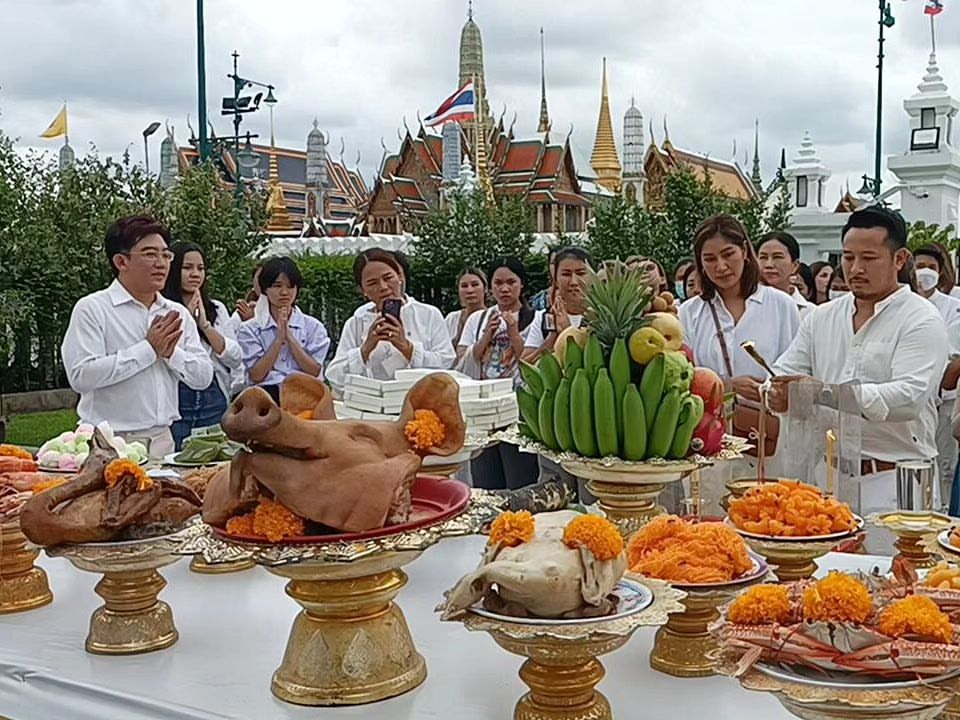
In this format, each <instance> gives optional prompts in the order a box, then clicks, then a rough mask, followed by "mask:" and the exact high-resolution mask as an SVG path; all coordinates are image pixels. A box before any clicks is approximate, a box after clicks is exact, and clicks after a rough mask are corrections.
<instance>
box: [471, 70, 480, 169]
mask: <svg viewBox="0 0 960 720" xmlns="http://www.w3.org/2000/svg"><path fill="white" fill-rule="evenodd" d="M470 77H471V82H472V83H473V169H474V170H475V171H476V173H477V178H478V179H479V177H480V150H479V148H480V143H479V142H478V139H479V137H480V112H479V110H478V109H477V76H476V75H475V74H474V75H471V76H470Z"/></svg>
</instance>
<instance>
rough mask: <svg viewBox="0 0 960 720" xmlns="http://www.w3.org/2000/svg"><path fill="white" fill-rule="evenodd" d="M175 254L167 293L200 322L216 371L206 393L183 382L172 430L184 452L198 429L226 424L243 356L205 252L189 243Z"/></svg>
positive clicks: (180, 245)
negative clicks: (210, 285) (214, 294)
mask: <svg viewBox="0 0 960 720" xmlns="http://www.w3.org/2000/svg"><path fill="white" fill-rule="evenodd" d="M170 250H171V251H172V252H173V261H172V262H171V263H170V274H169V275H168V276H167V284H166V287H165V288H164V289H163V294H164V296H165V297H166V298H168V299H170V300H173V301H174V302H178V303H181V304H182V305H183V306H185V307H186V308H187V309H188V310H189V311H190V314H191V315H192V316H193V318H194V320H196V322H197V329H198V330H199V331H200V341H201V342H202V343H203V345H204V347H206V349H207V353H208V354H209V355H210V361H211V363H212V364H213V371H214V373H213V382H211V383H210V386H209V387H208V388H206V389H205V390H192V389H191V388H189V387H188V386H187V385H185V384H184V383H180V419H179V420H177V421H176V422H174V423H173V425H172V426H171V427H170V432H171V433H172V434H173V441H174V445H175V447H176V449H177V450H178V451H179V450H181V449H182V448H183V441H184V440H185V439H186V438H187V437H189V436H190V433H191V432H192V431H193V430H194V429H196V428H202V427H209V426H210V425H216V424H217V423H219V422H220V418H221V417H222V416H223V413H224V412H226V410H227V398H229V397H230V374H231V372H233V371H236V370H238V369H239V368H241V367H242V366H243V355H242V353H241V351H240V345H239V344H238V343H237V340H236V335H235V332H234V324H233V322H232V320H231V319H230V315H229V313H228V312H227V308H226V306H225V305H224V304H223V303H222V302H220V301H219V300H213V299H211V298H210V297H209V295H208V294H207V269H206V263H205V261H204V256H203V250H202V249H201V248H200V246H199V245H196V244H194V243H188V242H178V243H174V244H173V246H172V247H171V248H170Z"/></svg>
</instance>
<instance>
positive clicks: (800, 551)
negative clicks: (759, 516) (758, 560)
mask: <svg viewBox="0 0 960 720" xmlns="http://www.w3.org/2000/svg"><path fill="white" fill-rule="evenodd" d="M854 534H855V533H850V534H849V535H844V536H843V537H840V538H836V539H833V538H832V539H830V540H792V541H788V540H775V539H773V538H770V539H763V540H761V539H758V538H751V537H744V538H743V539H744V540H745V541H746V543H747V545H748V546H749V547H750V549H751V550H753V551H754V552H756V553H757V554H759V555H762V556H763V557H764V558H766V560H767V562H769V563H770V565H772V566H773V567H774V573H776V576H777V580H778V581H779V582H793V581H795V580H806V579H807V578H810V577H813V574H814V573H815V572H816V571H817V563H816V562H814V561H815V560H816V559H817V558H821V557H823V556H824V555H826V554H827V553H828V552H830V551H831V550H832V549H833V548H834V547H836V545H837V543H838V542H841V541H843V540H846V539H847V538H849V537H852V536H853V535H854Z"/></svg>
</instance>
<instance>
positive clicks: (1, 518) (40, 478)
mask: <svg viewBox="0 0 960 720" xmlns="http://www.w3.org/2000/svg"><path fill="white" fill-rule="evenodd" d="M49 481H50V477H49V476H48V475H45V474H44V473H42V472H39V471H38V469H37V463H36V462H35V461H34V459H33V455H31V454H30V452H29V451H27V450H24V449H23V448H21V447H17V446H16V445H8V444H2V445H0V523H3V522H8V521H10V520H13V519H14V518H16V517H18V516H19V515H20V509H21V508H22V507H23V504H24V503H25V502H26V501H27V500H29V499H30V496H31V495H32V494H33V493H34V492H35V491H36V490H37V488H38V487H39V486H41V485H45V484H46V483H48V482H49Z"/></svg>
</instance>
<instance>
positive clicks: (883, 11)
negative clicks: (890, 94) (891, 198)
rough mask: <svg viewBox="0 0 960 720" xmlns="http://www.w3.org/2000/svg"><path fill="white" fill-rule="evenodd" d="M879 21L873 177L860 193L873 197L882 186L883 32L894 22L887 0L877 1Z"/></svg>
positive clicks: (864, 177) (866, 179) (865, 178)
mask: <svg viewBox="0 0 960 720" xmlns="http://www.w3.org/2000/svg"><path fill="white" fill-rule="evenodd" d="M879 8H880V20H879V22H878V25H879V28H880V32H879V35H878V37H877V135H876V138H875V139H874V151H873V177H872V178H871V177H867V176H866V175H864V176H863V187H862V188H861V189H860V190H861V192H863V193H864V194H866V192H864V191H868V192H869V193H870V194H872V195H873V196H874V197H878V196H879V195H880V186H881V184H882V182H883V181H882V179H881V177H880V175H881V167H880V165H881V162H880V161H881V154H882V151H883V146H882V143H883V133H882V127H883V57H884V56H883V43H884V37H883V31H884V30H886V29H887V28H891V27H893V24H894V22H895V20H894V18H893V13H892V12H891V10H890V3H889V2H887V0H879Z"/></svg>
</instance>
